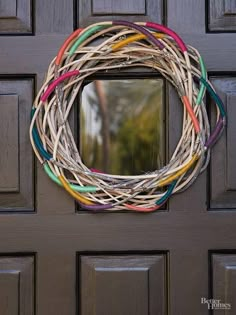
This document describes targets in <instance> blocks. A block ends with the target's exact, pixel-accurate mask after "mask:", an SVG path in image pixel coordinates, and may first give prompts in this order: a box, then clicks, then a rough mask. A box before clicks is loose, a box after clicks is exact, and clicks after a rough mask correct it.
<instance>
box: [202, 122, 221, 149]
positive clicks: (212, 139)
mask: <svg viewBox="0 0 236 315" xmlns="http://www.w3.org/2000/svg"><path fill="white" fill-rule="evenodd" d="M223 126H224V122H223V119H222V117H221V118H220V119H219V120H218V122H217V124H216V126H215V129H214V130H213V132H212V134H211V135H210V137H209V138H208V139H207V142H206V143H205V147H207V148H208V147H212V146H213V144H214V143H215V141H216V140H217V136H218V135H219V133H220V132H221V130H222V128H223Z"/></svg>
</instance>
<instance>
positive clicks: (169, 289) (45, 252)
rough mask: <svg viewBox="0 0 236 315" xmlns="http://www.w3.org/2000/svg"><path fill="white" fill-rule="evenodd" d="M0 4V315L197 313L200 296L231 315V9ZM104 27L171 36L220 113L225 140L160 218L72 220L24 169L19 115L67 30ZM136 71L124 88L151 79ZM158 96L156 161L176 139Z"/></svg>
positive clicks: (26, 148)
mask: <svg viewBox="0 0 236 315" xmlns="http://www.w3.org/2000/svg"><path fill="white" fill-rule="evenodd" d="M0 2H1V5H0V47H1V49H0V69H1V70H0V137H1V138H0V152H1V154H0V210H1V213H0V253H3V254H2V256H1V257H0V314H4V315H9V314H13V315H14V314H20V315H21V314H22V315H23V314H24V315H25V314H26V315H55V314H58V315H68V314H76V315H87V314H91V315H100V314H106V313H107V314H109V315H118V314H126V313H127V314H139V313H140V314H144V315H145V314H151V315H152V314H153V315H154V314H155V315H156V314H163V315H185V314H186V315H188V314H193V315H199V314H201V315H207V314H209V311H208V308H207V305H205V304H202V303H201V298H217V297H219V298H220V299H222V302H223V303H231V307H232V308H231V313H229V314H233V313H234V312H235V311H234V310H235V300H236V298H235V297H236V295H235V294H236V291H235V283H234V282H235V281H234V278H235V275H234V269H235V266H234V265H235V257H234V253H235V250H236V229H235V225H236V212H235V211H234V210H235V209H236V205H235V203H236V201H235V185H236V182H235V180H236V179H235V166H234V161H235V154H236V153H235V152H236V148H235V145H234V142H235V141H234V140H235V127H234V125H235V124H234V116H235V115H234V114H235V110H234V103H235V73H236V63H235V56H236V45H235V42H236V41H235V34H234V31H235V1H224V7H222V6H221V3H223V2H222V1H211V0H208V1H195V0H180V1H175V0H168V1H162V0H157V1H156V0H155V1H154V0H146V1H144V0H138V1H123V0H116V1H114V0H105V1H101V0H93V1H87V0H77V1H73V0H69V1H64V0H51V1H48V0H40V1H29V0H24V1H23V0H19V1H14V0H10V1H6V0H5V1H0ZM111 19H126V20H130V21H146V20H152V21H155V22H159V23H165V24H167V25H168V26H169V27H170V28H172V29H174V30H175V31H176V32H177V33H179V34H180V35H181V36H182V37H183V39H184V40H185V41H186V43H187V44H191V45H193V46H195V47H196V48H197V49H199V51H200V53H201V55H202V56H203V58H204V60H205V62H206V66H207V69H208V70H209V71H210V76H211V80H212V83H213V84H214V85H215V86H216V89H217V91H218V92H219V93H220V95H221V96H222V98H223V101H224V103H225V104H226V106H227V113H228V115H229V117H228V127H227V131H226V132H225V133H224V135H223V137H222V138H221V140H220V141H219V142H218V143H217V145H216V147H215V148H214V149H213V150H212V160H211V164H210V167H209V169H208V171H207V172H205V173H203V174H201V175H200V176H199V178H198V179H197V181H196V182H195V183H194V185H193V186H192V187H191V188H190V189H188V190H187V191H185V192H184V193H181V194H178V195H176V196H174V197H173V198H171V200H170V202H169V203H168V204H167V206H166V210H167V211H159V212H156V213H152V214H145V215H139V214H135V213H127V212H124V213H109V214H107V213H100V214H92V213H89V212H86V211H79V212H77V211H76V210H77V208H78V207H77V205H76V204H75V202H74V200H72V199H71V198H70V197H69V196H68V195H67V193H66V192H64V190H62V189H61V188H60V187H57V186H56V185H54V184H53V183H52V182H51V180H50V179H49V178H48V177H47V176H46V175H45V174H44V172H43V168H42V165H40V164H39V163H38V162H35V165H34V158H33V155H32V149H31V147H30V143H29V138H28V128H29V122H30V110H31V106H32V102H33V97H34V95H33V94H35V93H36V92H37V91H38V90H39V88H40V87H41V84H42V82H43V79H44V73H45V71H46V69H47V67H48V65H49V63H50V62H51V60H52V59H53V58H54V56H55V55H56V53H57V50H58V48H59V47H60V46H61V44H62V43H63V41H64V40H65V38H66V37H67V36H68V35H69V34H70V33H71V32H72V31H73V29H75V28H76V27H84V26H86V25H88V24H90V23H96V22H99V21H103V20H111ZM220 32H224V34H221V33H220ZM12 34H14V36H12ZM2 35H4V36H2ZM8 35H9V36H8ZM10 35H11V36H10ZM26 35H27V36H26ZM28 35H30V36H28ZM140 73H141V71H139V69H134V70H133V71H130V72H129V79H135V80H137V79H141V78H142V79H143V78H146V79H148V78H151V79H158V80H160V76H159V75H157V76H156V77H155V75H154V74H153V73H151V72H150V71H146V70H145V69H142V74H140ZM115 78H116V79H117V78H118V79H119V80H123V79H124V78H125V76H124V74H122V73H118V74H117V73H114V72H109V73H108V74H107V77H106V75H104V76H103V78H102V80H107V79H110V80H111V79H115ZM162 94H163V112H164V113H163V117H164V118H165V120H164V122H163V125H164V126H163V142H165V143H164V147H165V151H166V152H165V156H166V161H168V160H169V158H170V157H171V154H172V153H173V150H174V149H175V146H176V144H177V142H178V139H179V136H180V134H181V125H182V105H181V102H180V100H179V98H178V95H177V93H176V91H175V90H174V89H173V87H171V86H170V85H169V84H168V83H167V82H165V80H163V85H162ZM206 101H207V106H208V108H209V111H211V110H210V107H211V104H210V102H209V99H208V98H207V99H206ZM75 106H76V105H75ZM78 106H79V105H78ZM78 109H79V108H78ZM78 109H77V110H78ZM211 118H212V119H213V118H214V112H211ZM79 120H80V117H78V119H77V120H76V119H75V125H74V132H75V133H76V132H77V131H79V132H81V130H80V129H79ZM78 136H79V135H78ZM208 210H212V211H208ZM215 210H217V211H215ZM229 210H230V211H229ZM219 250H220V253H219ZM15 253H36V254H35V255H31V254H29V255H28V254H27V255H25V254H15ZM232 253H233V254H232ZM209 257H210V258H209ZM34 271H35V276H34ZM225 277H226V278H225ZM211 287H212V288H213V290H211ZM226 291H227V294H226V295H225V292H226ZM215 294H216V296H215ZM19 296H20V298H19ZM8 301H11V304H10V303H8ZM104 301H105V302H104ZM77 305H78V307H77ZM79 306H80V307H79ZM217 312H218V311H215V313H216V314H217ZM219 312H220V311H219Z"/></svg>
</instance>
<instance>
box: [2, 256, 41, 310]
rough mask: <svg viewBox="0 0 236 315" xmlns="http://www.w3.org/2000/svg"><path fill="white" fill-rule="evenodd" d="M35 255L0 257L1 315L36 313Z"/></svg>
mask: <svg viewBox="0 0 236 315" xmlns="http://www.w3.org/2000/svg"><path fill="white" fill-rule="evenodd" d="M34 285H35V284H34V257H33V256H24V257H7V256H1V257H0V313H1V315H33V314H34Z"/></svg>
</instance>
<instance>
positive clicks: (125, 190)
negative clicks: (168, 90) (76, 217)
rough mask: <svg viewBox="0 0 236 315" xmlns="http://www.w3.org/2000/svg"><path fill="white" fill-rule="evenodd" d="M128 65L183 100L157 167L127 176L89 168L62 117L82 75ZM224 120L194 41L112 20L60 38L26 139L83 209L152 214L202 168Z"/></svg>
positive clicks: (162, 28)
mask: <svg viewBox="0 0 236 315" xmlns="http://www.w3.org/2000/svg"><path fill="white" fill-rule="evenodd" d="M98 39H99V41H97V40H98ZM95 40H96V42H95V43H94V41H95ZM128 67H147V68H151V69H152V70H153V71H156V72H157V73H161V75H162V76H163V77H164V78H166V79H167V80H168V81H169V82H170V83H171V84H172V85H173V86H174V87H175V89H176V91H177V93H178V94H179V97H180V99H181V101H182V104H183V126H182V135H181V137H180V139H179V142H178V144H177V146H176V149H175V151H174V153H173V155H172V157H171V158H170V161H169V162H168V164H167V165H165V166H164V167H163V168H161V169H158V170H155V171H152V172H148V173H144V174H140V175H133V176H125V175H113V174H106V173H101V172H98V171H94V170H93V169H89V168H88V167H86V165H84V163H83V161H82V159H81V156H80V152H79V150H78V148H77V145H76V143H75V140H74V137H73V134H72V131H71V128H70V125H69V122H68V116H69V113H70V111H71V109H72V107H73V104H74V103H75V99H76V97H77V95H78V93H80V92H81V89H82V85H83V82H84V80H85V79H87V78H88V77H89V76H91V75H93V74H95V73H98V72H104V71H109V70H111V69H118V70H122V69H125V68H128ZM206 90H207V91H208V93H209V95H210V97H211V98H212V100H213V101H214V103H215V104H216V112H217V115H216V124H215V127H214V129H213V131H212V132H211V131H210V126H209V119H208V115H207V111H206V104H205V102H204V95H205V92H206ZM225 124H226V114H225V110H224V106H223V104H222V101H221V99H220V98H219V96H218V95H217V94H216V92H215V90H214V88H213V86H212V85H211V83H210V81H209V80H208V78H207V73H206V69H205V66H204V62H203V59H202V57H201V56H200V54H199V52H198V51H197V50H196V49H195V48H194V47H191V46H189V45H188V46H186V45H185V43H184V42H183V40H182V39H181V38H180V37H179V36H178V35H177V34H176V33H175V32H174V31H172V30H171V29H169V28H167V27H165V26H163V25H159V24H156V23H152V22H137V23H131V22H127V21H112V22H101V23H97V24H93V25H90V26H88V27H87V28H84V29H77V30H76V31H75V32H73V33H72V34H71V35H70V36H69V37H68V38H67V40H66V41H65V42H64V44H63V45H62V47H61V49H60V50H59V52H58V54H57V56H56V58H55V59H54V60H53V61H52V62H51V64H50V66H49V68H48V72H47V74H46V79H45V81H44V84H43V86H42V88H41V89H40V91H39V93H38V95H37V97H36V99H35V102H34V105H33V108H32V120H31V126H30V139H31V143H32V146H33V149H34V152H35V154H36V156H37V158H38V160H39V162H40V163H41V164H42V165H43V167H44V170H45V171H46V173H47V174H48V176H49V177H50V178H51V179H52V180H53V181H54V182H55V183H57V184H58V185H60V186H62V187H64V189H65V190H66V191H67V192H68V193H69V194H70V195H72V196H73V197H74V198H75V199H76V201H77V202H78V203H79V204H80V206H81V207H82V208H84V209H87V210H91V211H104V210H107V211H111V210H112V211H120V210H124V209H125V210H133V211H139V212H151V211H155V210H157V209H159V208H160V207H161V206H162V205H163V204H164V203H165V202H166V201H167V200H168V198H169V197H170V196H171V195H172V194H174V193H177V192H180V191H183V190H185V189H187V188H188V187H189V186H190V185H191V184H192V183H193V182H194V180H195V179H196V178H197V176H198V175H199V174H200V173H201V172H202V171H204V170H205V169H206V167H207V165H208V162H209V158H210V149H211V147H212V146H213V145H214V143H215V142H216V141H217V139H218V138H219V136H220V134H221V132H222V130H223V128H224V126H225Z"/></svg>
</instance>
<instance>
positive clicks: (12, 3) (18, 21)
mask: <svg viewBox="0 0 236 315" xmlns="http://www.w3.org/2000/svg"><path fill="white" fill-rule="evenodd" d="M32 11H33V10H32V0H1V1H0V35H1V34H14V35H21V34H22V35H24V34H32V33H33V12H32Z"/></svg>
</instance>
